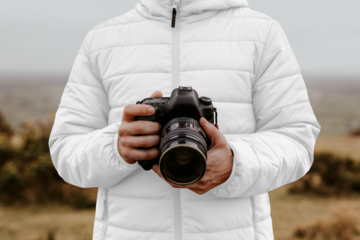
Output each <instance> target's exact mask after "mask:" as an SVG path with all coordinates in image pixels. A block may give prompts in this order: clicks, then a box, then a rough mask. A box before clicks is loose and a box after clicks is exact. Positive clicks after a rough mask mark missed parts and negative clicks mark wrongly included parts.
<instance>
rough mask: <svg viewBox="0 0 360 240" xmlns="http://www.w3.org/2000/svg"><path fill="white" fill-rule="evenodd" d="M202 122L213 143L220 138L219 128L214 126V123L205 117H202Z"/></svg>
mask: <svg viewBox="0 0 360 240" xmlns="http://www.w3.org/2000/svg"><path fill="white" fill-rule="evenodd" d="M200 124H201V126H202V128H203V129H204V131H205V133H206V135H207V136H208V138H209V139H210V141H211V142H212V144H215V143H216V140H218V139H219V134H220V132H219V130H218V129H217V128H216V127H215V126H214V124H212V123H210V122H208V121H207V120H206V119H205V118H204V117H201V118H200Z"/></svg>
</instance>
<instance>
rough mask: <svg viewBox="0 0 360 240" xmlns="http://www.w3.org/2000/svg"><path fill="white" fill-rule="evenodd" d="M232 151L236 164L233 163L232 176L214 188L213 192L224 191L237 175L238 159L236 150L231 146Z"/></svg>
mask: <svg viewBox="0 0 360 240" xmlns="http://www.w3.org/2000/svg"><path fill="white" fill-rule="evenodd" d="M230 146H231V145H230ZM231 151H232V153H233V156H234V164H233V169H232V171H231V174H230V177H229V178H228V180H226V182H224V183H223V184H221V185H219V186H217V187H216V188H214V189H213V190H212V191H213V192H217V191H224V189H226V188H227V187H228V185H229V184H230V183H231V182H232V181H233V179H234V177H235V170H236V161H235V155H234V150H233V149H232V148H231ZM215 194H216V193H215Z"/></svg>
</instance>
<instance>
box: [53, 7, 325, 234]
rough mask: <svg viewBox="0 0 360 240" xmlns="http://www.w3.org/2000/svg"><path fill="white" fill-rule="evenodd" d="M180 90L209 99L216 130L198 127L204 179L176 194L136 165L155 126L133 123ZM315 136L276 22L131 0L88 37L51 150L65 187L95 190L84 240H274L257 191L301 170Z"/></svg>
mask: <svg viewBox="0 0 360 240" xmlns="http://www.w3.org/2000/svg"><path fill="white" fill-rule="evenodd" d="M279 7H280V6H279ZM179 85H180V86H192V87H193V89H195V90H196V91H197V92H198V93H199V96H207V97H209V98H211V99H212V100H213V105H214V107H216V108H217V112H218V122H219V126H220V128H219V130H217V129H216V128H215V127H214V126H213V125H211V124H207V123H206V121H205V120H204V119H201V120H200V123H201V125H202V126H203V128H204V130H205V132H206V134H207V135H208V136H209V138H210V139H211V140H212V142H213V144H212V145H211V146H210V149H209V151H208V160H207V165H208V168H207V172H206V174H205V176H204V177H203V179H202V180H201V181H199V182H198V183H196V184H194V185H190V186H188V187H182V188H178V187H175V186H174V185H172V184H170V183H168V182H166V181H165V180H164V179H163V178H162V176H161V174H160V173H159V170H158V169H156V167H153V171H144V170H143V169H142V168H141V167H140V166H139V164H138V163H137V161H143V160H148V159H152V158H154V156H156V155H157V154H158V150H157V149H156V147H153V146H155V145H156V144H157V143H158V141H159V137H158V136H157V135H158V133H159V130H160V126H159V125H158V124H157V123H153V122H145V121H135V122H134V116H136V115H143V116H145V115H151V114H152V113H153V112H151V111H149V112H147V111H148V109H150V110H151V109H152V108H151V107H150V106H149V105H143V106H139V105H134V103H136V102H137V101H139V100H142V99H144V98H145V97H149V96H150V95H151V96H152V97H161V96H164V97H165V96H167V97H169V96H170V93H171V91H172V90H173V89H175V88H177V87H178V86H179ZM319 131H320V125H319V124H318V122H317V120H316V117H315V116H314V113H313V111H312V108H311V105H310V103H309V99H308V95H307V91H306V87H305V84H304V81H303V78H302V75H301V72H300V69H299V66H298V63H297V61H296V59H295V57H294V55H293V52H292V50H291V47H290V45H289V43H288V40H287V38H286V36H285V34H284V32H283V30H282V29H281V27H280V25H279V24H278V22H276V21H274V20H273V19H271V18H270V17H268V16H266V15H264V14H261V13H258V12H255V11H252V10H251V9H250V8H249V7H248V3H247V1H246V0H212V1H209V0H196V1H195V0H174V1H172V0H141V2H140V3H138V4H137V5H136V7H135V8H134V9H132V10H131V11H129V12H127V13H125V14H123V15H121V16H119V17H117V18H114V19H111V20H109V21H107V22H105V23H103V24H101V25H99V26H97V27H96V28H94V29H93V30H91V31H90V32H89V33H88V34H87V36H86V38H85V40H84V42H83V45H82V47H81V49H80V51H79V54H78V56H77V58H76V60H75V63H74V66H73V69H72V72H71V74H70V78H69V82H68V83H67V85H66V88H65V90H64V94H63V97H62V99H61V104H60V105H59V109H58V111H57V114H56V119H55V124H54V127H53V130H52V133H51V137H50V142H49V145H50V150H51V155H52V159H53V162H54V165H55V167H56V169H57V171H58V172H59V175H60V176H61V177H62V178H63V179H64V180H65V181H67V182H68V183H71V184H73V185H76V186H79V187H83V188H88V187H98V188H99V191H98V198H97V206H96V216H95V225H94V239H124V240H125V239H126V240H128V239H136V240H139V239H146V240H148V239H156V240H162V239H164V240H165V239H166V240H169V239H175V240H180V239H182V240H187V239H189V240H190V239H211V240H213V239H221V240H227V239H229V240H230V239H231V240H234V239H245V240H250V239H256V240H259V239H273V231H272V221H271V217H270V204H269V198H268V193H267V192H268V191H271V190H273V189H275V188H278V187H280V186H282V185H285V184H287V183H290V182H293V181H296V180H298V179H299V178H301V177H302V176H303V175H304V174H305V173H306V172H307V171H308V170H309V169H310V167H311V165H312V162H313V151H314V145H315V141H316V138H317V136H318V134H319ZM139 134H140V135H139ZM139 146H141V147H153V148H152V149H148V150H140V149H138V147H139ZM231 150H233V153H234V156H233V155H232V153H231Z"/></svg>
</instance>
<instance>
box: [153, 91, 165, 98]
mask: <svg viewBox="0 0 360 240" xmlns="http://www.w3.org/2000/svg"><path fill="white" fill-rule="evenodd" d="M162 96H163V94H162V92H161V91H159V90H156V91H155V92H153V94H151V96H150V97H152V98H155V97H162Z"/></svg>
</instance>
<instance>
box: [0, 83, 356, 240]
mask: <svg viewBox="0 0 360 240" xmlns="http://www.w3.org/2000/svg"><path fill="white" fill-rule="evenodd" d="M2 80H3V81H2ZM5 80H7V81H5ZM305 80H306V84H307V87H308V92H309V97H310V101H311V104H312V106H313V109H314V112H315V114H316V116H317V118H318V120H319V122H320V124H321V126H322V131H321V134H320V137H319V139H318V141H317V143H316V151H331V152H334V153H337V154H339V155H342V156H350V157H353V158H355V159H358V160H360V137H349V136H348V132H349V130H350V129H351V128H352V127H354V126H357V125H360V108H359V105H360V94H359V92H360V81H354V80H351V81H345V80H344V81H333V80H329V81H327V82H325V81H324V80H322V79H319V80H317V81H313V80H312V79H310V78H305ZM45 82H46V81H45V80H41V79H40V80H39V79H32V80H28V81H19V79H13V80H11V81H10V80H9V79H7V78H6V79H4V78H3V79H2V78H1V77H0V111H2V112H3V113H4V114H5V116H6V117H7V119H9V120H10V122H11V123H12V124H13V125H15V126H19V124H20V123H21V122H22V121H23V120H35V119H46V118H47V117H48V115H49V113H51V112H55V111H56V109H57V106H58V104H59V102H60V98H61V95H62V92H63V90H64V86H65V84H66V81H64V78H60V80H56V81H55V80H54V81H51V82H46V84H45ZM290 186H291V184H289V185H286V186H283V187H281V188H278V189H276V190H274V191H272V192H270V193H269V194H270V201H271V207H272V218H273V225H274V233H275V239H276V240H292V239H293V238H292V234H293V232H294V230H295V229H296V228H297V227H299V226H304V225H308V224H312V223H316V222H317V221H318V220H320V219H323V220H324V221H328V220H329V219H332V218H333V214H334V212H337V211H346V210H348V211H350V212H351V213H353V214H355V215H357V216H360V196H358V195H352V196H350V197H346V198H336V197H327V198H326V197H318V196H305V195H291V194H289V193H288V191H287V190H288V188H289V187H290ZM90 192H91V194H92V196H93V197H95V195H96V189H92V190H90ZM94 214H95V210H94V209H91V210H74V209H72V208H69V207H66V206H59V205H47V206H35V205H33V206H21V207H19V206H18V207H4V206H0V240H50V239H52V240H54V239H56V240H73V239H74V240H75V239H76V240H85V239H91V238H92V229H93V222H94ZM359 221H360V217H359ZM359 229H360V225H359ZM356 239H360V238H356ZM339 240H343V239H339ZM354 240H355V239H354Z"/></svg>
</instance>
